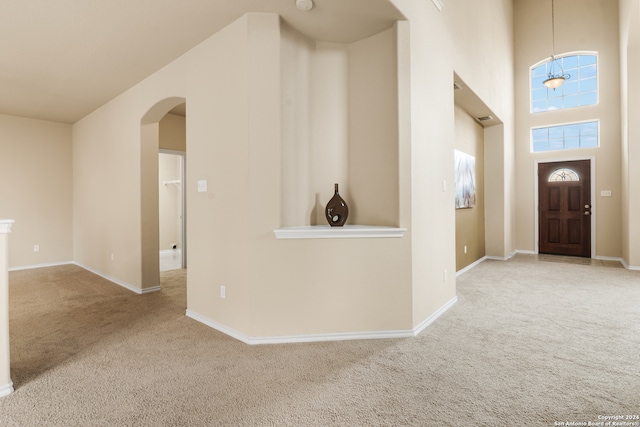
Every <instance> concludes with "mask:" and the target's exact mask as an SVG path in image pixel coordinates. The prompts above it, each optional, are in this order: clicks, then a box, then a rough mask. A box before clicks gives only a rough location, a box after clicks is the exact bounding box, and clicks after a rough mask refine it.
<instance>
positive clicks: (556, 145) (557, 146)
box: [549, 139, 564, 150]
mask: <svg viewBox="0 0 640 427" xmlns="http://www.w3.org/2000/svg"><path fill="white" fill-rule="evenodd" d="M563 148H564V142H563V141H562V139H550V140H549V150H562V149H563Z"/></svg>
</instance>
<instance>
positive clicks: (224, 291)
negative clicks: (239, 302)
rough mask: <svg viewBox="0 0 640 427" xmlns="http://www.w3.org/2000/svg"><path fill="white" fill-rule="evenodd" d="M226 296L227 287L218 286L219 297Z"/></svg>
mask: <svg viewBox="0 0 640 427" xmlns="http://www.w3.org/2000/svg"><path fill="white" fill-rule="evenodd" d="M226 297H227V288H225V287H224V286H220V298H223V299H224V298H226Z"/></svg>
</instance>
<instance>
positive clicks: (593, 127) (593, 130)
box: [580, 122, 598, 136]
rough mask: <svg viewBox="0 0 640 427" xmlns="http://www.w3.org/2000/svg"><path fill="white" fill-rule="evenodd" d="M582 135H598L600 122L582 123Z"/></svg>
mask: <svg viewBox="0 0 640 427" xmlns="http://www.w3.org/2000/svg"><path fill="white" fill-rule="evenodd" d="M580 135H583V136H584V135H598V122H587V123H582V124H580Z"/></svg>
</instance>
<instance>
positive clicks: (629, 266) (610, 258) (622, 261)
mask: <svg viewBox="0 0 640 427" xmlns="http://www.w3.org/2000/svg"><path fill="white" fill-rule="evenodd" d="M596 259H600V260H603V261H619V262H620V263H621V264H622V266H623V267H624V268H626V269H627V270H631V271H640V266H635V265H629V263H627V261H626V260H625V259H624V258H618V257H609V256H598V257H596Z"/></svg>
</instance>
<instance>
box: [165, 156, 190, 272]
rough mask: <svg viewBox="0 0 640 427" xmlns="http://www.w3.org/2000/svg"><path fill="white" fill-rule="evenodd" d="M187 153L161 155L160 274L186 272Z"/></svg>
mask: <svg viewBox="0 0 640 427" xmlns="http://www.w3.org/2000/svg"><path fill="white" fill-rule="evenodd" d="M184 182H185V152H181V151H173V150H164V149H160V151H159V154H158V208H159V209H158V219H159V221H158V225H159V227H158V237H159V241H160V271H169V270H178V269H181V268H187V257H186V255H187V252H186V245H185V237H186V229H185V228H186V221H185V205H186V203H185V188H184Z"/></svg>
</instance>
